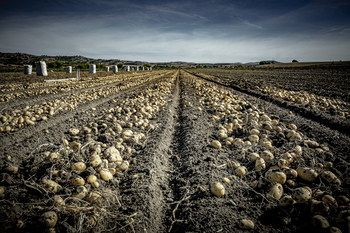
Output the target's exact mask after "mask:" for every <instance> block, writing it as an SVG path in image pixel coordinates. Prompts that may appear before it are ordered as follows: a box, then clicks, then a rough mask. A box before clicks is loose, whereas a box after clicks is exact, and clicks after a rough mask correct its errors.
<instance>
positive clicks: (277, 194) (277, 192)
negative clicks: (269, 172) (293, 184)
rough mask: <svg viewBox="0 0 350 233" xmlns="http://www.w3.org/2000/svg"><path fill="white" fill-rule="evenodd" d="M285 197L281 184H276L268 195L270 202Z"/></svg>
mask: <svg viewBox="0 0 350 233" xmlns="http://www.w3.org/2000/svg"><path fill="white" fill-rule="evenodd" d="M282 195H283V187H282V185H281V184H280V183H274V184H273V185H272V186H271V187H270V189H269V191H268V192H267V193H266V199H267V200H270V201H276V200H279V199H280V198H281V197H282Z"/></svg>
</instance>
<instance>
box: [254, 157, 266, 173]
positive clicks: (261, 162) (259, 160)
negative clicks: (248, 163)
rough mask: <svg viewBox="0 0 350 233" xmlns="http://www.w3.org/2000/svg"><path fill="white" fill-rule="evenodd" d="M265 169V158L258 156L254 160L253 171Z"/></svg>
mask: <svg viewBox="0 0 350 233" xmlns="http://www.w3.org/2000/svg"><path fill="white" fill-rule="evenodd" d="M265 169H266V164H265V160H264V159H263V158H260V157H258V158H257V159H256V160H255V171H257V172H260V171H262V170H265Z"/></svg>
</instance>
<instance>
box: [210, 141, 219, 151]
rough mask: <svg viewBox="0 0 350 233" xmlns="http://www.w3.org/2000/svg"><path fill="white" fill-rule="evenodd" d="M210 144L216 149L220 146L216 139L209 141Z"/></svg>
mask: <svg viewBox="0 0 350 233" xmlns="http://www.w3.org/2000/svg"><path fill="white" fill-rule="evenodd" d="M211 146H212V147H214V148H216V149H220V148H221V143H220V142H219V141H218V140H214V141H212V142H211Z"/></svg>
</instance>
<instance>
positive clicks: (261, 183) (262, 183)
mask: <svg viewBox="0 0 350 233" xmlns="http://www.w3.org/2000/svg"><path fill="white" fill-rule="evenodd" d="M268 184H270V182H269V180H268V179H266V178H263V177H260V179H259V180H258V183H257V187H258V188H259V189H261V188H264V187H265V186H266V185H268Z"/></svg>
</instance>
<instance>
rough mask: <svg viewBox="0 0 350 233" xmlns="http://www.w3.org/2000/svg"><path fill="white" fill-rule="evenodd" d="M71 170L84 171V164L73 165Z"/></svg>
mask: <svg viewBox="0 0 350 233" xmlns="http://www.w3.org/2000/svg"><path fill="white" fill-rule="evenodd" d="M72 169H73V170H75V171H84V170H85V169H86V164H85V163H83V162H77V163H73V164H72Z"/></svg>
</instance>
